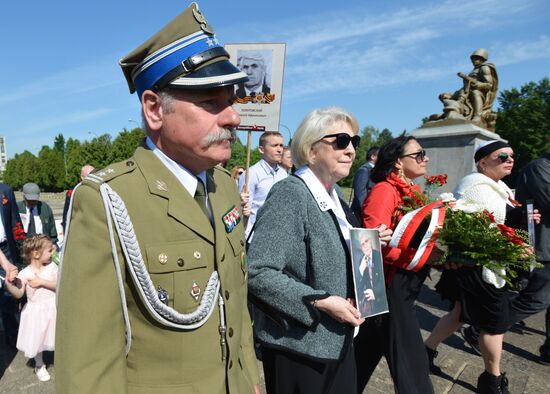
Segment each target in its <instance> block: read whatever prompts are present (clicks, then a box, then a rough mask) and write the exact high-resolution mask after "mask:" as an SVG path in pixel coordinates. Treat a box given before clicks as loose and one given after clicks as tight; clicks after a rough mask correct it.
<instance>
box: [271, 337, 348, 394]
mask: <svg viewBox="0 0 550 394" xmlns="http://www.w3.org/2000/svg"><path fill="white" fill-rule="evenodd" d="M262 362H263V367H264V376H265V387H266V391H267V394H341V393H354V392H355V391H356V387H355V381H356V376H355V359H354V353H353V346H352V345H351V344H350V345H348V349H347V351H346V353H345V354H344V357H343V359H342V360H338V361H326V362H323V361H316V360H313V359H310V358H307V357H303V356H300V355H297V354H294V353H290V352H286V351H283V350H280V349H273V348H269V347H265V346H263V347H262Z"/></svg>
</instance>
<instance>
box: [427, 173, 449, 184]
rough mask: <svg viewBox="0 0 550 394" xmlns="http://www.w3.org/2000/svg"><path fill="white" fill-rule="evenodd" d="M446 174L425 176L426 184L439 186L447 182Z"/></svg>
mask: <svg viewBox="0 0 550 394" xmlns="http://www.w3.org/2000/svg"><path fill="white" fill-rule="evenodd" d="M447 178H448V176H447V174H439V175H432V176H425V177H424V179H425V180H426V186H434V187H440V186H443V185H445V184H447Z"/></svg>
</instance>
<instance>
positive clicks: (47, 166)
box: [36, 142, 65, 191]
mask: <svg viewBox="0 0 550 394" xmlns="http://www.w3.org/2000/svg"><path fill="white" fill-rule="evenodd" d="M63 145H65V143H64V142H63ZM54 146H55V145H54ZM36 183H38V184H39V185H40V187H41V189H43V190H49V191H61V190H63V189H64V188H65V163H64V158H63V153H62V152H61V151H59V150H57V149H55V147H54V149H51V148H50V147H49V146H43V147H42V149H41V150H40V153H39V154H38V182H36Z"/></svg>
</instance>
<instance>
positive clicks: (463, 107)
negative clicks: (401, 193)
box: [411, 49, 502, 192]
mask: <svg viewBox="0 0 550 394" xmlns="http://www.w3.org/2000/svg"><path fill="white" fill-rule="evenodd" d="M470 59H471V61H472V64H473V66H474V69H473V70H472V71H471V72H470V73H469V74H468V75H466V74H465V73H463V72H459V73H457V75H458V76H459V78H461V80H462V81H463V86H462V87H461V88H460V89H458V90H456V91H455V92H454V93H450V92H445V93H441V94H440V95H439V100H440V101H441V102H442V103H443V113H441V114H435V115H431V116H430V117H429V118H428V121H427V122H425V123H424V124H423V125H422V127H420V128H418V129H415V130H413V131H412V132H411V135H413V136H414V137H416V138H417V139H418V141H419V142H420V144H421V145H422V147H423V148H425V149H426V151H427V153H428V156H429V157H430V164H429V174H431V175H434V174H442V173H446V174H448V176H449V179H448V183H447V185H445V186H443V187H442V188H441V189H440V190H441V191H442V192H444V191H451V190H452V189H453V188H454V187H455V185H456V184H457V182H458V181H459V180H460V179H461V178H462V177H463V176H465V175H467V174H469V173H470V172H472V171H475V165H474V159H473V157H474V152H475V150H476V148H477V146H478V145H479V144H480V143H482V142H484V141H487V140H502V138H500V137H499V135H498V134H496V133H495V132H494V130H495V123H496V117H497V116H496V113H494V112H493V103H494V101H495V99H496V96H497V92H498V74H497V71H496V67H495V65H494V64H491V63H488V62H487V60H488V59H489V54H488V52H487V51H486V50H485V49H477V50H476V51H474V52H473V53H472V55H471V56H470Z"/></svg>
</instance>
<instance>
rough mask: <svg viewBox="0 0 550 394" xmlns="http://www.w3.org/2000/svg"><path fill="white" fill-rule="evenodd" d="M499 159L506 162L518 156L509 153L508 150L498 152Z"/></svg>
mask: <svg viewBox="0 0 550 394" xmlns="http://www.w3.org/2000/svg"><path fill="white" fill-rule="evenodd" d="M497 159H499V160H500V161H501V162H502V163H506V162H507V161H508V160H515V159H516V156H515V155H514V154H513V153H512V154H511V155H509V154H508V153H506V152H501V153H499V154H498V156H497Z"/></svg>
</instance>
